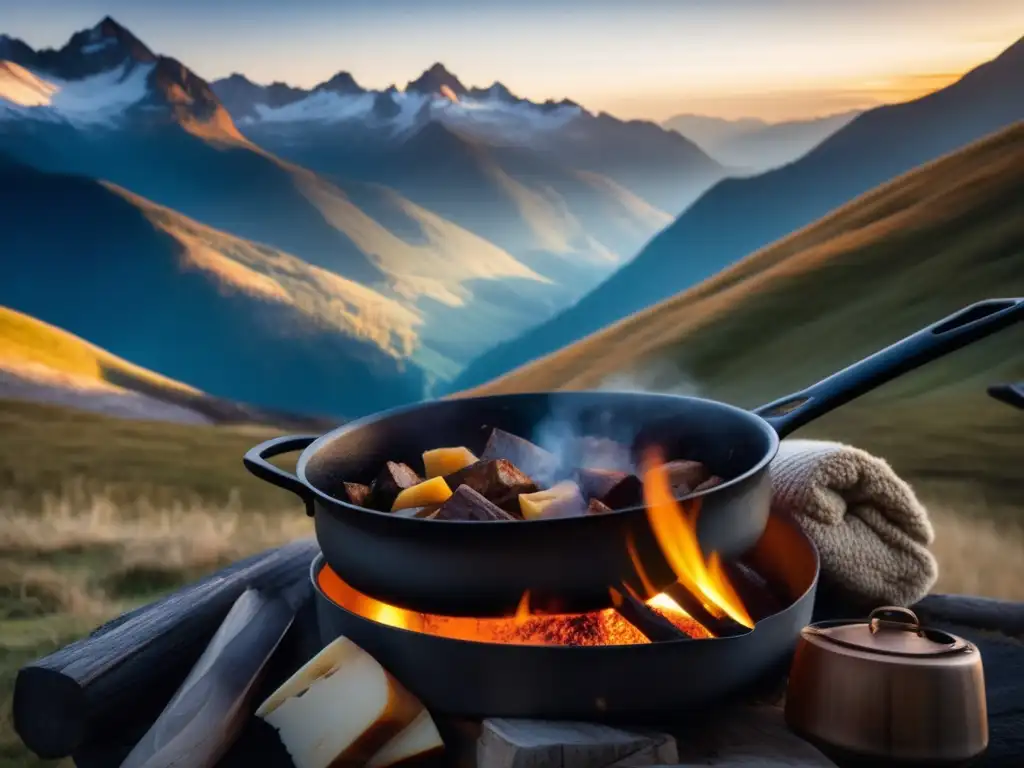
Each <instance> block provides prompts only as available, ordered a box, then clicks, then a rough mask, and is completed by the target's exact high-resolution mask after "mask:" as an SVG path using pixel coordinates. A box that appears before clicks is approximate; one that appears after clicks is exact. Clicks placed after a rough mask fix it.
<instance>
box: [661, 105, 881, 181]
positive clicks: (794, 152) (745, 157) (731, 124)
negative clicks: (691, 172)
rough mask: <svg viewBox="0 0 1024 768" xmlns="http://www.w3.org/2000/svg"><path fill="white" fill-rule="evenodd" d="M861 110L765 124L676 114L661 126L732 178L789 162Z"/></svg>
mask: <svg viewBox="0 0 1024 768" xmlns="http://www.w3.org/2000/svg"><path fill="white" fill-rule="evenodd" d="M860 113H861V110H852V111H849V112H841V113H838V114H835V115H828V116H826V117H816V118H811V119H809V120H789V121H784V122H780V123H768V122H766V121H764V120H759V119H757V118H749V117H748V118H741V119H739V120H726V119H723V118H719V117H707V116H705V115H689V114H686V115H676V116H675V117H671V118H669V119H668V120H666V121H665V122H664V123H663V124H662V125H664V127H666V128H670V129H671V130H673V131H678V132H679V133H681V134H682V135H683V136H685V137H686V138H688V139H690V140H691V141H693V142H694V143H695V144H697V146H699V147H700V148H701V149H703V150H704V151H705V152H707V153H708V154H709V155H711V157H713V158H715V159H716V160H717V161H718V162H720V163H722V164H723V165H725V166H728V167H729V169H730V171H731V173H732V175H744V174H746V175H750V174H754V173H762V172H764V171H768V170H771V169H772V168H778V167H779V166H782V165H785V164H786V163H791V162H793V161H794V160H797V159H799V158H800V157H802V156H803V155H805V154H807V153H808V152H810V151H811V150H812V149H814V147H816V146H817V145H818V144H820V143H821V142H823V141H824V140H825V139H827V138H828V137H829V136H831V135H832V134H833V133H835V132H836V131H838V130H839V129H840V128H842V127H843V126H845V125H846V124H848V123H849V122H850V121H851V120H853V119H854V118H855V117H856V116H857V115H859V114H860Z"/></svg>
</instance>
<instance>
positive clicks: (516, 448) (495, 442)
mask: <svg viewBox="0 0 1024 768" xmlns="http://www.w3.org/2000/svg"><path fill="white" fill-rule="evenodd" d="M480 459H481V460H485V461H486V460H488V459H507V460H508V461H511V462H512V463H513V464H515V465H516V466H517V467H518V468H519V470H520V471H521V472H525V473H526V474H527V475H529V476H530V477H532V478H533V479H535V480H538V481H543V482H547V481H549V480H550V479H551V478H552V477H553V476H554V474H555V473H556V472H557V471H558V468H559V462H558V457H557V456H555V454H553V453H551V452H550V451H546V450H544V449H543V448H541V447H540V446H539V445H536V444H534V443H531V442H530V441H529V440H524V439H523V438H521V437H518V436H516V435H513V434H512V433H511V432H506V431H505V430H503V429H492V430H491V436H490V437H489V438H487V445H485V446H484V450H483V453H481V454H480Z"/></svg>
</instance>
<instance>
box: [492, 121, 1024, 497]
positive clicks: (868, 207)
mask: <svg viewBox="0 0 1024 768" xmlns="http://www.w3.org/2000/svg"><path fill="white" fill-rule="evenodd" d="M1022 168H1024V123H1022V122H1017V123H1015V124H1014V125H1013V126H1011V127H1009V128H1006V129H1004V130H1001V131H999V132H997V133H995V134H993V135H990V136H988V137H986V138H984V139H983V140H980V141H978V142H976V143H974V144H971V145H968V146H967V147H964V148H962V149H960V150H959V151H957V152H955V153H953V154H950V155H947V156H944V157H942V158H941V159H939V160H936V161H934V162H933V163H930V164H928V165H925V166H923V167H920V168H917V169H915V170H913V171H911V172H909V173H906V174H904V175H901V176H899V177H897V178H896V179H893V180H892V181H890V182H888V183H886V184H884V185H882V186H880V187H877V188H875V189H872V190H871V191H869V192H868V193H866V194H864V195H861V196H859V197H857V198H856V199H855V200H853V201H851V202H849V203H847V204H846V205H844V206H842V207H841V208H839V209H838V210H835V211H832V212H831V213H829V214H828V215H827V216H826V217H824V218H822V219H820V220H818V221H816V222H814V223H813V224H811V225H810V226H808V227H806V228H804V229H803V230H801V231H800V232H797V233H795V234H794V235H791V236H789V237H785V238H783V239H782V240H779V241H777V242H775V243H773V244H772V245H770V246H768V247H766V248H763V249H762V250H760V251H758V252H757V253H755V254H752V255H750V256H748V257H747V258H745V259H743V260H742V261H740V262H739V263H737V264H735V265H733V266H732V267H731V268H729V269H728V270H726V271H723V272H722V273H720V274H718V275H716V276H714V277H712V278H710V279H709V280H706V281H704V282H702V283H701V284H700V285H698V286H695V287H693V288H690V289H689V290H687V291H684V292H683V293H681V294H679V295H677V296H675V297H673V298H671V299H669V300H667V301H664V302H662V303H660V304H656V305H654V306H653V307H651V308H649V309H648V310H647V311H645V312H643V313H640V314H637V315H634V316H633V317H629V318H626V319H624V320H622V321H621V322H618V323H616V324H615V325H612V326H610V327H608V328H606V329H604V330H602V331H601V332H599V333H595V334H593V335H591V336H589V337H588V338H586V339H583V340H580V341H578V342H576V343H574V344H571V345H569V346H568V347H565V348H564V349H561V350H559V351H558V352H556V353H554V354H552V355H550V356H548V357H546V358H544V359H541V360H538V361H536V362H534V363H532V364H530V365H526V366H524V367H522V368H519V369H517V370H515V371H513V372H511V373H510V374H508V375H506V376H504V377H502V378H500V379H498V380H495V381H492V382H490V383H488V384H486V385H484V386H482V387H480V388H478V389H476V390H474V392H473V393H474V394H495V393H508V392H531V391H542V390H549V389H563V388H564V389H591V388H596V387H600V386H602V385H613V386H616V387H618V388H623V387H629V386H631V385H632V386H636V385H639V386H645V387H647V388H650V389H653V390H671V389H675V388H678V387H679V385H680V382H681V381H682V382H685V383H686V385H687V386H688V387H689V388H690V390H691V392H697V393H699V394H701V395H704V396H707V397H715V398H719V399H723V400H726V401H728V402H734V403H736V404H738V405H742V406H747V407H749V406H756V405H759V404H761V403H765V402H770V401H772V400H774V399H775V398H777V397H781V396H783V395H785V394H787V393H789V392H794V391H798V390H799V389H801V388H803V387H805V386H807V385H809V384H811V383H813V382H814V381H816V380H818V379H819V378H821V377H823V376H826V375H828V374H830V373H833V372H835V371H837V370H839V369H841V368H843V367H845V366H847V365H849V364H851V363H853V362H854V361H856V360H857V359H858V358H860V357H862V356H865V355H867V354H870V353H871V352H874V351H876V350H878V349H880V348H882V347H883V346H885V345H886V344H890V343H893V342H895V341H897V340H898V339H899V338H900V337H901V336H903V335H906V334H909V333H912V332H913V331H916V330H918V329H919V328H922V327H924V326H925V325H928V324H929V323H932V322H935V321H937V320H939V319H941V318H942V317H944V316H946V315H948V314H950V313H952V312H954V311H956V310H958V309H960V308H962V307H964V306H966V305H968V304H970V303H972V302H975V301H979V300H983V299H989V298H1004V297H1016V296H1022V295H1024V173H1022V172H1021V169H1022ZM1021 379H1024V327H1020V326H1017V327H1013V328H1009V329H1006V330H1004V331H1001V332H1000V333H998V334H996V335H994V336H992V337H991V338H989V339H986V340H984V341H983V342H980V343H977V344H975V345H972V346H971V347H969V348H966V349H964V350H961V351H959V352H957V353H955V354H954V355H951V356H949V357H948V358H946V359H944V360H942V361H937V362H935V363H931V364H929V365H927V366H924V367H922V368H921V369H919V370H918V371H914V372H912V373H910V374H908V375H907V376H905V377H901V378H900V379H899V380H897V381H895V382H893V383H891V384H888V385H886V386H885V387H883V388H881V389H880V390H879V391H877V392H875V393H872V394H870V395H867V396H865V397H864V398H863V399H862V400H857V401H855V402H853V403H851V404H849V405H846V406H844V407H843V408H841V409H839V410H838V411H837V412H836V413H834V414H831V415H829V416H827V417H825V419H823V420H822V421H821V422H815V423H814V424H812V425H811V426H810V427H808V428H807V430H805V431H806V433H807V434H808V435H809V436H827V438H828V439H832V440H841V441H847V442H849V443H851V444H853V445H856V446H858V447H860V448H863V449H865V450H868V451H872V452H875V453H876V454H877V455H881V456H885V457H886V458H887V459H888V460H890V461H891V462H892V463H893V465H894V467H895V468H896V470H897V471H898V472H899V473H900V474H901V476H903V477H906V478H908V479H911V480H914V481H918V480H920V481H927V482H929V483H936V482H943V481H945V482H949V481H953V482H957V483H962V482H969V483H973V484H974V486H973V487H972V496H971V498H974V497H975V495H976V496H977V497H980V498H984V499H986V500H988V499H989V498H991V499H1006V500H1007V501H1008V502H1009V504H1008V506H1007V508H1011V506H1014V505H1016V504H1018V503H1019V499H1020V492H1021V473H1020V467H1021V466H1022V463H1024V440H1021V439H1020V437H1021V426H1020V417H1019V416H1018V415H1016V414H1014V413H1012V412H1011V411H1009V409H1007V408H1006V406H1005V405H1003V404H1002V403H998V402H995V401H993V400H991V399H990V398H988V397H986V395H985V390H986V388H987V387H988V386H989V385H990V384H992V383H993V382H999V381H1016V380H1021ZM989 494H991V496H989Z"/></svg>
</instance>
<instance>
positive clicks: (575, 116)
mask: <svg viewBox="0 0 1024 768" xmlns="http://www.w3.org/2000/svg"><path fill="white" fill-rule="evenodd" d="M212 88H213V90H214V92H215V93H216V94H217V95H218V96H219V97H220V98H221V100H222V102H223V103H224V105H225V106H226V107H227V109H228V111H229V112H230V113H231V115H232V116H233V117H234V118H235V120H236V121H237V123H238V125H239V128H240V129H241V130H242V131H243V132H244V133H245V134H246V135H247V136H249V137H250V138H252V139H253V140H254V141H256V142H257V143H259V144H260V145H261V146H264V147H266V148H267V149H270V150H272V151H274V152H276V153H279V154H281V155H282V156H284V157H289V158H290V159H293V160H296V161H298V162H302V163H305V164H308V165H309V167H311V168H312V169H313V170H316V171H323V172H329V173H345V174H349V173H353V172H355V173H359V172H360V171H363V172H369V173H370V174H372V175H374V177H376V173H377V171H376V166H377V165H378V164H379V163H380V160H381V158H380V155H381V154H384V155H385V156H386V155H387V154H388V153H389V152H390V150H391V149H392V148H393V147H395V146H400V145H401V144H403V143H404V142H405V141H408V140H409V139H410V138H411V137H413V136H415V135H416V134H417V133H418V132H420V131H421V130H423V129H424V128H425V127H426V126H429V125H443V126H445V127H446V128H448V134H449V135H450V136H455V137H458V139H459V140H461V141H462V142H465V143H466V144H467V145H468V146H466V147H461V148H460V147H458V146H456V143H455V141H454V140H453V139H452V138H446V139H444V141H445V142H446V143H445V144H444V145H443V146H442V147H441V149H443V151H445V152H468V151H472V150H473V149H476V150H478V149H479V147H480V146H481V145H484V146H488V147H491V148H498V147H501V148H504V149H505V150H506V153H505V155H504V157H505V158H506V159H509V160H510V163H509V165H510V172H511V175H512V176H513V177H514V178H518V179H519V181H520V182H524V181H529V180H531V179H533V180H536V181H542V180H544V176H545V173H544V170H543V169H545V168H552V169H555V170H556V173H558V172H561V173H566V172H570V173H572V172H576V173H578V172H584V173H587V174H600V175H602V176H605V177H607V178H608V179H610V180H612V181H613V182H615V184H617V185H620V186H621V187H623V188H625V189H626V190H628V191H629V192H631V193H632V194H633V195H636V196H637V197H639V198H641V199H643V200H645V201H647V202H648V203H649V204H650V205H653V206H655V207H656V208H660V209H662V210H664V211H668V212H670V213H672V214H675V213H678V212H679V211H681V210H682V209H683V208H685V207H686V206H687V205H688V204H689V203H691V202H692V201H693V200H694V199H696V197H697V196H698V195H699V194H700V193H701V192H703V191H704V190H705V189H706V188H707V187H708V186H709V185H710V184H711V183H713V182H714V181H716V180H717V179H719V178H721V176H722V174H723V171H722V168H721V166H720V165H719V164H718V163H715V162H714V161H712V160H711V159H710V158H708V157H707V155H706V154H705V153H704V152H702V151H701V150H700V149H698V148H697V147H696V146H695V145H694V144H693V143H692V142H691V141H690V140H689V139H687V138H684V137H682V136H680V135H679V134H678V133H676V132H673V131H669V130H665V129H663V128H662V127H660V126H658V125H657V124H655V123H653V122H648V121H641V120H631V121H623V120H619V119H617V118H615V117H613V116H611V115H608V114H606V113H598V114H593V113H591V112H588V111H587V110H585V109H584V108H582V107H581V106H579V105H578V104H576V103H574V102H572V101H569V100H568V99H564V100H562V101H559V102H554V101H546V102H544V103H541V104H537V103H534V102H531V101H529V100H528V99H524V98H520V97H519V96H516V95H515V94H513V93H512V92H511V91H509V89H508V88H507V87H505V86H504V85H503V84H502V83H498V82H496V83H493V84H492V85H491V86H489V87H488V88H467V87H466V86H465V85H463V84H462V82H461V81H460V80H459V78H458V77H456V76H455V75H454V74H452V73H451V72H449V71H448V70H447V69H446V68H445V67H444V65H443V64H440V63H438V64H434V65H433V66H431V67H430V68H429V69H427V70H426V71H425V72H424V73H423V74H422V75H420V76H419V77H418V78H416V79H415V80H413V81H411V82H409V83H407V84H406V86H405V87H404V89H402V90H398V89H397V88H396V87H395V86H391V87H389V88H387V89H384V90H379V91H375V90H367V89H364V88H363V87H361V86H360V85H359V84H358V83H357V82H356V81H355V79H354V78H353V77H352V75H350V74H349V73H347V72H339V73H338V74H336V75H334V76H333V77H332V78H331V79H329V80H327V81H325V82H323V83H320V84H319V85H317V86H315V87H313V88H311V89H309V90H304V89H301V88H293V87H290V86H287V85H284V84H282V83H272V84H271V85H268V86H260V85H257V84H255V83H252V82H251V81H249V80H248V79H247V78H245V77H244V76H243V75H239V74H235V75H232V76H231V77H228V78H225V79H223V80H217V81H215V82H213V83H212ZM434 140H437V134H436V133H435V134H434ZM424 148H425V149H429V148H430V146H429V145H427V146H426V147H424ZM509 149H518V150H520V151H522V150H528V152H529V156H530V157H531V158H533V162H532V164H531V167H530V168H529V169H528V170H526V171H525V172H523V171H522V170H521V171H520V172H518V173H517V172H516V169H517V167H518V166H519V163H517V162H516V161H515V158H521V157H522V154H521V153H520V154H512V155H511V158H509V155H508V154H507V150H509ZM454 162H458V161H457V160H456V161H454ZM573 175H575V173H574V174H573ZM435 178H437V177H435ZM437 181H439V182H445V181H447V180H446V179H445V178H443V177H440V178H437ZM451 181H452V182H457V181H460V178H458V177H454V178H452V179H451ZM399 183H400V182H399ZM537 186H539V185H537ZM560 191H562V190H560ZM563 196H564V197H566V199H567V200H569V201H572V199H573V198H572V196H571V195H563Z"/></svg>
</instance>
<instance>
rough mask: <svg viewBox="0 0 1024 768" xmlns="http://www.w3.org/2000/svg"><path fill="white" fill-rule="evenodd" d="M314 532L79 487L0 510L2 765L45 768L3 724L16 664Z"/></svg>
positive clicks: (287, 521) (262, 516) (223, 510)
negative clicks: (163, 595)
mask: <svg viewBox="0 0 1024 768" xmlns="http://www.w3.org/2000/svg"><path fill="white" fill-rule="evenodd" d="M310 534H311V523H310V521H309V519H308V518H306V517H305V515H302V514H296V515H291V514H266V513H261V512H256V511H245V510H243V508H242V506H241V504H240V503H239V502H238V501H237V500H232V501H229V502H228V503H227V504H224V505H221V506H208V505H206V506H202V505H192V504H181V503H179V504H172V505H169V506H157V505H154V504H152V503H150V502H149V501H147V500H146V499H144V498H143V499H139V500H137V501H136V502H134V503H127V504H126V503H122V502H119V501H115V500H112V499H111V498H109V497H106V496H103V495H95V496H92V497H89V498H87V497H86V496H85V491H83V489H82V487H81V486H71V487H69V488H68V489H67V491H66V492H65V493H62V494H49V495H45V496H43V497H42V499H41V501H39V502H35V503H34V506H33V507H31V508H30V507H28V506H27V505H17V504H12V503H10V502H9V503H8V504H7V505H5V506H4V507H3V508H0V765H3V766H5V768H6V767H7V766H42V765H50V763H45V762H41V761H38V760H35V759H34V758H33V757H31V756H30V755H28V754H27V753H26V751H25V750H24V748H23V747H22V746H21V744H20V742H19V741H18V739H17V736H16V735H15V734H14V733H13V730H12V726H11V720H10V697H11V693H12V690H13V684H14V677H15V673H16V672H17V669H18V667H20V666H21V665H22V664H24V663H26V662H28V661H30V660H31V659H32V658H35V657H37V656H39V655H43V654H45V653H49V652H51V651H53V650H55V649H56V648H58V647H60V646H61V645H64V644H66V643H68V642H70V641H71V640H73V639H74V638H76V637H78V636H80V635H82V634H84V633H85V632H87V631H89V630H90V629H91V628H92V627H94V626H96V625H97V624H100V623H102V622H103V621H105V620H107V619H109V618H111V617H112V616H115V615H117V614H118V613H120V612H122V611H124V610H127V609H129V608H132V607H134V606H136V605H139V604H141V603H145V602H148V601H150V600H152V599H153V598H154V597H155V596H156V595H157V594H160V593H162V592H166V591H168V590H171V589H174V588H176V587H178V586H180V585H182V584H185V583H188V582H190V581H193V580H195V579H197V578H198V577H200V576H202V575H204V574H206V573H209V572H211V571H213V570H216V569H217V568H220V567H223V566H224V565H226V564H227V563H230V562H232V561H234V560H237V559H239V558H241V557H244V556H246V555H249V554H252V553H254V552H258V551H261V550H263V549H266V548H268V547H272V546H276V545H278V544H280V543H282V542H285V541H289V540H292V539H295V538H299V537H303V536H308V535H310Z"/></svg>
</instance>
